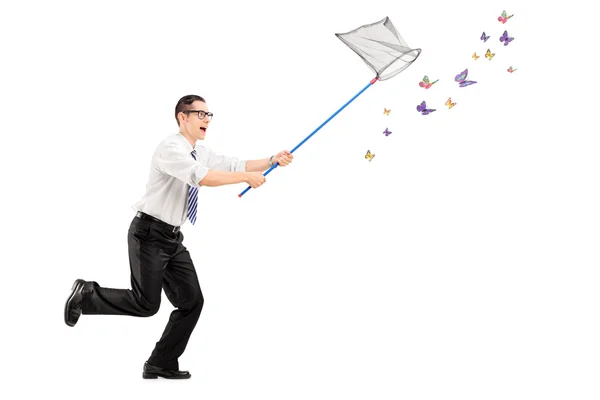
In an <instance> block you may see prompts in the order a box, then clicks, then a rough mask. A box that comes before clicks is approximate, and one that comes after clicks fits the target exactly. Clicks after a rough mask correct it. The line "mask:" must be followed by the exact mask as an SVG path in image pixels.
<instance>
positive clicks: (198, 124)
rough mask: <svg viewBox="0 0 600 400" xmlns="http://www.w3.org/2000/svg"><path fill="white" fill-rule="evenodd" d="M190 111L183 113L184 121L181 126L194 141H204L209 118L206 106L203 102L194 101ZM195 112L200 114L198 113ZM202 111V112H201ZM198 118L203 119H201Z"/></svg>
mask: <svg viewBox="0 0 600 400" xmlns="http://www.w3.org/2000/svg"><path fill="white" fill-rule="evenodd" d="M190 110H196V111H190V112H187V113H184V121H183V123H182V125H184V126H185V129H186V131H187V132H188V133H189V134H190V135H191V136H192V137H193V138H194V139H196V140H204V137H205V136H206V131H207V129H208V125H209V124H210V116H209V115H208V113H209V111H208V106H207V105H206V103H205V102H203V101H198V100H196V101H194V102H193V103H192V105H191V108H190ZM197 110H200V111H201V112H200V113H198V112H197ZM202 111H203V112H202ZM199 116H201V117H203V118H202V119H200V118H199Z"/></svg>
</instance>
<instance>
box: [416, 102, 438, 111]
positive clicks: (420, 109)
mask: <svg viewBox="0 0 600 400" xmlns="http://www.w3.org/2000/svg"><path fill="white" fill-rule="evenodd" d="M417 111H418V112H420V113H421V115H427V114H429V113H432V112H434V111H435V110H432V109H429V108H427V104H425V100H423V102H422V103H421V104H419V105H418V106H417Z"/></svg>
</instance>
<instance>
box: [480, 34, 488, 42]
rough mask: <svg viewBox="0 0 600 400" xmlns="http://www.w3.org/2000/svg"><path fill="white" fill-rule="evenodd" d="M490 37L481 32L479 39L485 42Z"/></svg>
mask: <svg viewBox="0 0 600 400" xmlns="http://www.w3.org/2000/svg"><path fill="white" fill-rule="evenodd" d="M489 38H490V36H489V35H488V36H485V32H483V33H482V34H481V37H480V38H479V39H481V40H483V43H485V42H487V40H488V39H489Z"/></svg>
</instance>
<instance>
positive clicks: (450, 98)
mask: <svg viewBox="0 0 600 400" xmlns="http://www.w3.org/2000/svg"><path fill="white" fill-rule="evenodd" d="M446 105H447V106H448V110H449V109H451V108H452V107H454V106H455V105H456V103H453V102H452V97H448V100H446Z"/></svg>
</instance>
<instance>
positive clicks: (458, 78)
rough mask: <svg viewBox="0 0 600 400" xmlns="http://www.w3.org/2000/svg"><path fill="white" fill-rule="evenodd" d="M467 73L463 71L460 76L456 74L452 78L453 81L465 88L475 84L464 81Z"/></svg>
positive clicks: (466, 70) (467, 71)
mask: <svg viewBox="0 0 600 400" xmlns="http://www.w3.org/2000/svg"><path fill="white" fill-rule="evenodd" d="M468 73H469V70H468V69H465V70H464V71H463V72H461V73H460V74H458V75H456V76H455V77H454V80H455V81H456V82H458V86H460V87H465V86H469V85H472V84H474V83H477V81H467V80H466V79H467V75H468Z"/></svg>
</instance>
